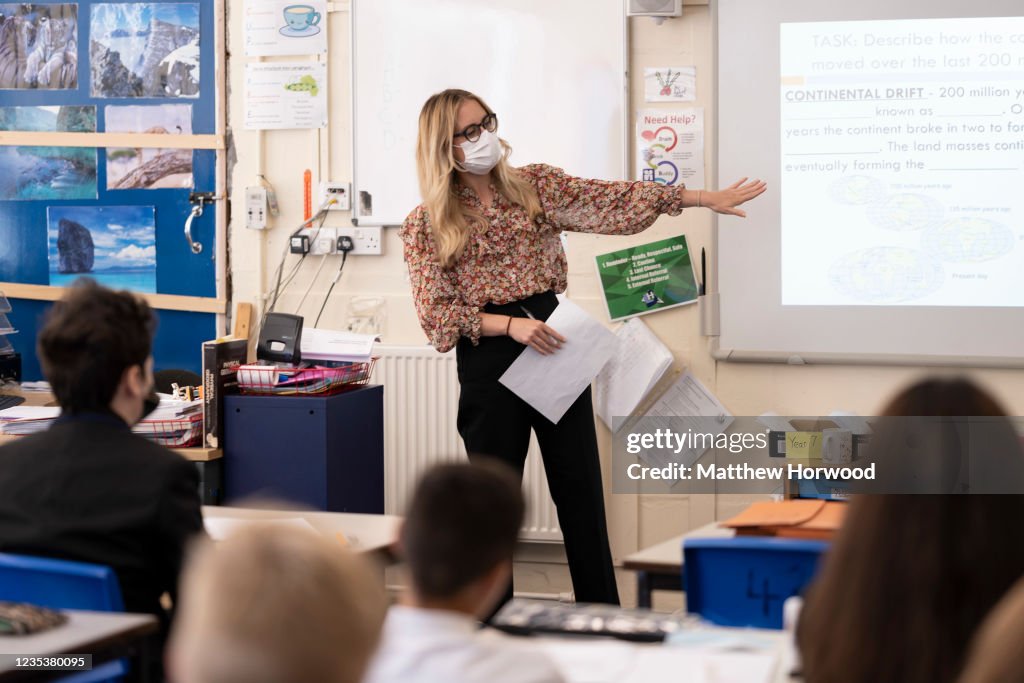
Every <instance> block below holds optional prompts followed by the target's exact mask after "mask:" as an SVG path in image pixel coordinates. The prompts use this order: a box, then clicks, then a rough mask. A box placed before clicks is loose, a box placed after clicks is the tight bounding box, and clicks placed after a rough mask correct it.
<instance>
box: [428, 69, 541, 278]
mask: <svg viewBox="0 0 1024 683" xmlns="http://www.w3.org/2000/svg"><path fill="white" fill-rule="evenodd" d="M467 100H475V101H476V102H477V103H478V104H479V105H480V106H481V107H483V108H484V111H486V112H487V113H488V114H492V113H494V112H493V111H492V110H491V108H490V107H488V106H487V104H486V103H485V102H484V101H483V100H482V99H480V98H479V97H477V96H476V95H474V94H473V93H471V92H468V91H466V90H454V89H450V90H445V91H443V92H439V93H437V94H436V95H432V96H431V97H430V98H429V99H428V100H427V101H426V103H425V104H424V105H423V109H422V110H421V111H420V123H419V135H418V137H417V140H416V171H417V173H418V175H419V181H420V194H421V195H422V196H423V203H424V205H425V206H426V209H427V215H428V216H429V217H430V225H431V230H432V232H433V235H434V243H435V244H436V245H437V259H438V261H439V262H440V264H441V266H442V267H443V268H451V267H452V266H453V265H454V264H455V262H456V261H458V259H459V257H460V256H462V253H463V252H464V251H465V249H466V245H467V244H468V243H469V236H470V235H471V234H472V232H473V228H474V227H475V226H476V227H485V226H486V225H487V222H486V219H484V216H483V214H482V213H480V212H479V211H476V210H474V209H471V208H470V207H468V206H466V205H465V204H463V203H462V202H461V201H459V197H458V195H457V193H456V187H455V184H456V172H457V170H458V166H457V162H456V160H455V153H454V151H453V149H454V145H453V144H452V135H453V134H454V133H455V132H456V131H455V125H456V122H457V119H458V112H459V106H460V105H461V104H462V103H463V102H465V101H467ZM501 146H502V148H503V149H504V151H505V153H504V154H503V155H502V157H501V160H500V161H498V165H497V166H495V167H494V170H493V171H492V172H491V173H492V174H493V178H494V185H495V187H497V189H498V192H500V193H501V194H502V195H504V196H505V198H506V199H508V200H509V201H511V202H513V203H514V204H518V205H519V206H522V207H523V208H524V209H526V212H527V214H529V216H530V220H531V221H532V220H534V219H535V218H537V216H539V215H540V214H541V207H540V199H539V198H538V197H537V191H536V190H535V189H534V187H533V185H531V184H530V183H529V182H528V181H527V180H525V179H524V178H522V177H520V176H519V174H517V173H516V172H515V170H514V169H513V168H512V166H511V164H509V163H508V157H509V155H510V154H511V153H512V147H511V146H510V145H509V144H508V143H507V142H505V141H504V140H501Z"/></svg>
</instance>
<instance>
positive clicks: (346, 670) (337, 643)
mask: <svg viewBox="0 0 1024 683" xmlns="http://www.w3.org/2000/svg"><path fill="white" fill-rule="evenodd" d="M179 596H180V602H181V604H180V606H179V608H178V614H177V617H176V619H175V624H174V631H173V633H172V635H171V640H170V643H169V645H168V670H167V671H168V678H169V679H170V680H172V681H174V683H358V681H360V680H362V678H363V675H364V673H365V672H366V668H367V666H368V664H369V662H370V659H371V658H372V656H373V653H374V651H375V650H376V648H377V642H378V640H379V638H380V631H381V627H382V625H383V622H384V613H385V610H386V599H385V595H384V589H383V586H382V581H381V579H380V578H379V577H377V576H375V575H374V571H373V569H372V567H370V566H369V564H368V561H366V560H364V559H363V558H361V557H358V556H356V555H354V554H352V553H351V552H349V551H347V550H345V549H343V548H342V547H341V546H340V545H339V544H338V543H337V542H332V541H331V540H329V539H325V538H322V537H320V536H319V535H317V534H314V533H312V532H306V531H302V530H301V529H300V530H296V529H294V528H292V529H288V528H280V527H278V528H274V527H270V526H263V527H253V528H247V529H243V530H240V531H238V532H236V533H233V534H232V535H231V536H230V537H228V538H227V539H226V540H224V541H221V542H218V543H213V542H211V541H204V542H202V543H201V544H199V545H197V546H196V548H195V549H194V552H193V555H192V557H191V559H190V561H189V563H188V567H187V569H186V572H185V576H184V579H183V583H182V590H181V591H180V592H179Z"/></svg>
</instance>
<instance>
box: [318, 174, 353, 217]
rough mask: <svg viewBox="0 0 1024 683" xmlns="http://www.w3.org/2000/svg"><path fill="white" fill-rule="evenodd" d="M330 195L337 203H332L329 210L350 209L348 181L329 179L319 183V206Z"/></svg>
mask: <svg viewBox="0 0 1024 683" xmlns="http://www.w3.org/2000/svg"><path fill="white" fill-rule="evenodd" d="M332 197H333V198H334V199H335V200H337V203H335V204H332V205H331V206H330V208H329V209H328V210H329V211H351V210H352V185H351V184H350V183H334V182H330V181H324V182H322V183H320V206H323V205H324V204H325V203H326V202H327V200H328V199H329V198H332Z"/></svg>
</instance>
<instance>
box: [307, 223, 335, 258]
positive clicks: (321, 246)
mask: <svg viewBox="0 0 1024 683" xmlns="http://www.w3.org/2000/svg"><path fill="white" fill-rule="evenodd" d="M299 234H300V235H305V236H306V237H308V238H309V255H310V256H325V255H327V254H336V253H337V251H338V231H337V229H336V228H303V229H302V230H301V231H300V232H299ZM314 235H316V237H315V238H314Z"/></svg>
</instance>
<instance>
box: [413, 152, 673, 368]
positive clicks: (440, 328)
mask: <svg viewBox="0 0 1024 683" xmlns="http://www.w3.org/2000/svg"><path fill="white" fill-rule="evenodd" d="M517 172H518V173H519V174H520V175H521V176H523V177H525V178H526V179H527V180H529V181H530V182H531V183H532V184H533V185H534V187H536V188H537V195H538V197H539V199H540V204H541V210H542V214H541V215H540V216H538V217H537V219H536V220H534V221H531V220H530V219H529V216H528V215H527V213H526V209H524V208H523V207H521V206H519V205H518V204H513V203H512V202H510V201H509V200H507V199H506V198H505V197H503V196H502V195H501V194H499V193H498V191H497V190H496V189H495V187H494V186H493V185H491V191H492V194H493V195H494V201H493V202H492V204H491V205H490V206H488V207H484V206H483V205H482V204H481V202H480V199H479V197H477V195H476V193H475V192H474V191H473V190H472V189H470V188H468V187H465V186H461V185H460V186H458V193H459V198H460V199H461V201H463V202H465V203H466V204H467V205H470V206H472V207H474V208H475V209H477V210H479V211H482V212H483V215H484V218H486V219H487V223H488V225H487V227H486V229H475V230H474V232H473V234H472V235H471V236H470V241H469V244H468V245H467V247H466V249H465V251H464V252H463V254H462V256H461V257H460V258H459V260H458V261H457V262H456V263H455V265H454V266H453V267H452V268H450V269H447V270H446V269H443V268H442V267H441V264H440V263H439V261H438V259H437V256H436V250H435V242H434V237H433V233H432V230H431V226H430V217H429V216H428V215H427V211H426V209H425V208H424V207H423V206H422V205H420V206H419V207H417V208H416V209H415V210H414V211H413V212H412V213H411V214H409V217H408V218H406V219H405V223H404V224H403V225H402V229H401V231H400V233H399V234H400V235H401V238H402V243H403V245H404V249H405V261H406V264H407V265H408V266H409V276H410V279H411V281H412V291H413V299H414V301H415V304H416V313H417V315H418V316H419V320H420V324H421V325H422V326H423V331H424V332H426V333H427V337H428V338H429V339H430V342H431V344H433V345H434V347H435V348H436V349H437V350H438V351H441V352H444V351H448V350H449V349H451V348H453V347H454V346H455V344H456V343H457V342H458V341H459V338H460V337H468V338H469V339H470V340H471V341H472V342H473V343H474V344H476V343H477V342H478V340H479V339H480V325H481V319H480V312H481V310H482V308H483V307H484V306H485V305H486V304H488V303H495V304H505V303H509V302H511V301H518V300H519V299H525V298H526V297H528V296H531V295H533V294H539V293H541V292H546V291H548V290H553V291H555V292H557V293H561V292H564V291H565V288H566V286H567V284H568V281H567V275H566V271H567V265H566V260H565V252H564V251H563V249H562V241H561V239H560V238H559V234H560V233H561V232H562V231H563V230H568V231H572V232H589V233H598V234H603V235H632V234H634V233H637V232H640V231H641V230H644V229H646V228H648V227H650V226H651V225H652V224H653V223H654V221H655V220H656V219H657V218H658V216H660V215H661V214H664V213H667V214H670V215H673V216H675V215H678V214H679V213H680V212H681V211H682V209H683V190H684V189H685V188H683V186H681V185H680V186H675V187H665V186H664V185H659V184H658V183H652V182H630V181H605V180H587V179H583V178H575V177H573V176H570V175H567V174H566V173H565V172H564V171H562V170H561V169H558V168H554V167H552V166H547V165H544V164H534V165H531V166H524V167H522V168H519V169H517Z"/></svg>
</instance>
